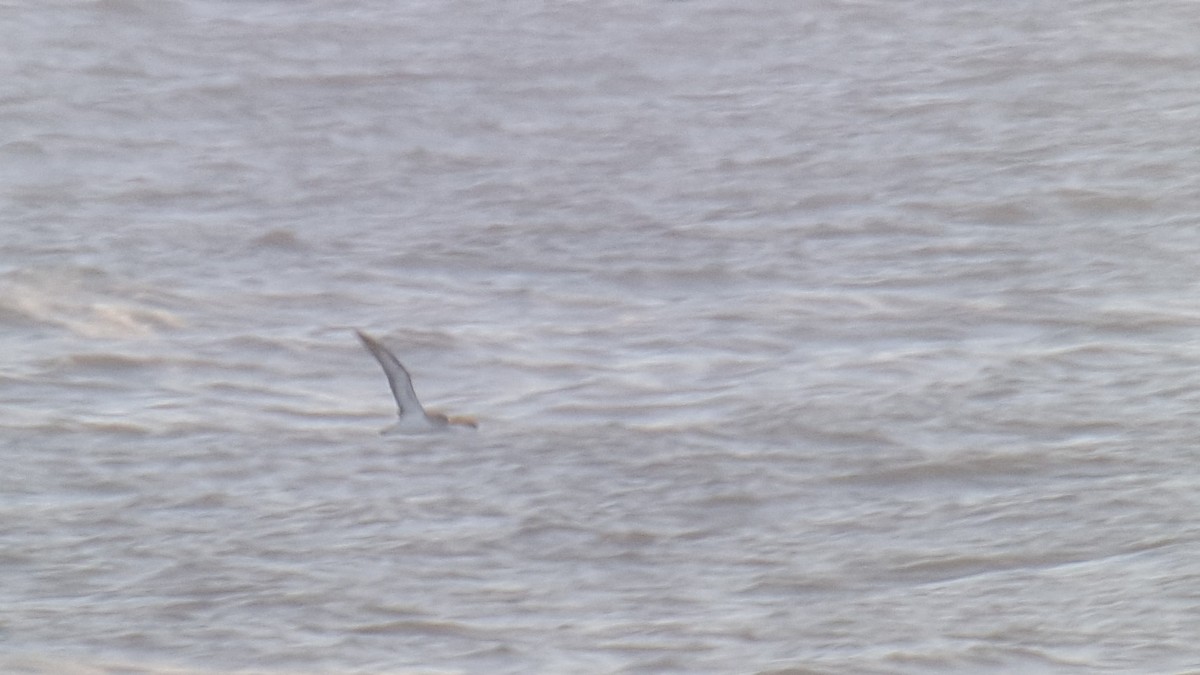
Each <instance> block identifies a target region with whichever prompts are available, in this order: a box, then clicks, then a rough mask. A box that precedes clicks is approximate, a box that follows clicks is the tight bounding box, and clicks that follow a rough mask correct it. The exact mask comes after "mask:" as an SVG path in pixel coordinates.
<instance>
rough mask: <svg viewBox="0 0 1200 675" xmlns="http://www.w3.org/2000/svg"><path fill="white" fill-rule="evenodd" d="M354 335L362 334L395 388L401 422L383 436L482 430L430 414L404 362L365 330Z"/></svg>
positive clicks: (460, 420) (467, 420)
mask: <svg viewBox="0 0 1200 675" xmlns="http://www.w3.org/2000/svg"><path fill="white" fill-rule="evenodd" d="M354 332H355V333H357V334H358V339H360V340H362V343H363V345H365V346H366V348H367V350H368V351H370V352H371V354H372V355H373V356H374V357H375V360H376V361H379V365H381V366H383V372H384V374H385V375H387V380H388V385H389V386H390V387H391V388H392V395H393V396H395V397H396V409H397V414H398V415H399V417H400V420H399V421H397V422H396V423H395V424H394V425H392V426H390V427H388V428H386V429H384V430H383V431H381V432H380V433H383V434H395V433H410V434H411V433H422V432H429V431H440V430H445V429H450V428H453V427H469V428H471V429H474V428H476V427H478V426H479V424H478V423H477V422H476V421H475V419H474V418H472V417H451V416H448V415H444V414H442V413H440V412H435V411H426V410H425V408H424V407H423V406H422V405H421V402H420V401H419V400H417V392H416V391H415V390H414V389H413V385H412V376H411V375H409V374H408V369H406V368H405V367H404V365H403V364H401V363H400V360H399V359H397V358H396V356H395V355H394V354H392V353H391V352H390V351H388V348H387V347H384V346H383V345H382V344H380V343H379V341H378V340H376V339H375V338H373V337H371V336H370V335H367V334H366V333H364V332H362V331H361V330H356V331H354Z"/></svg>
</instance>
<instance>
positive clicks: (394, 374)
mask: <svg viewBox="0 0 1200 675" xmlns="http://www.w3.org/2000/svg"><path fill="white" fill-rule="evenodd" d="M354 332H355V333H357V334H358V339H359V340H362V343H363V345H364V346H366V348H367V350H368V351H369V352H371V355H372V356H374V357H375V360H376V361H378V362H379V365H381V366H383V372H384V374H386V375H387V379H388V384H389V385H390V386H391V387H392V396H395V397H396V407H397V408H398V409H399V415H400V417H404V416H406V415H416V416H417V417H418V418H420V417H423V416H424V415H425V409H424V408H423V407H421V402H420V401H418V400H417V392H416V391H413V386H412V376H410V375H409V374H408V371H407V370H405V368H404V366H403V365H401V364H400V361H399V360H398V359H396V356H395V355H394V354H392V353H391V352H390V351H388V349H387V347H384V346H383V345H382V344H380V343H379V341H378V340H376V339H375V338H373V337H371V336H370V335H367V334H366V333H364V332H362V331H361V330H356V331H354Z"/></svg>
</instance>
